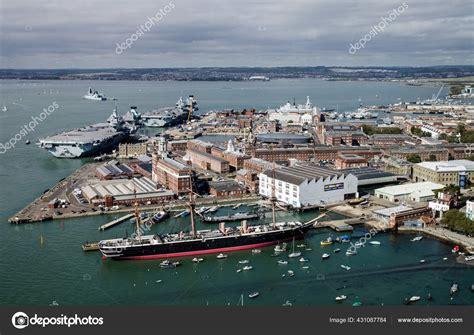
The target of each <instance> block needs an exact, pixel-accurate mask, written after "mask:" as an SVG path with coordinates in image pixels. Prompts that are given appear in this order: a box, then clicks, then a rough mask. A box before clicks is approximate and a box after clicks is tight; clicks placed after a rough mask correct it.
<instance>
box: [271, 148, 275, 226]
mask: <svg viewBox="0 0 474 335" xmlns="http://www.w3.org/2000/svg"><path fill="white" fill-rule="evenodd" d="M270 150H271V152H272V156H273V146H270ZM274 158H275V157H273V160H272V194H271V196H270V203H271V204H272V226H273V227H275V225H276V213H275V204H276V197H275V159H274Z"/></svg>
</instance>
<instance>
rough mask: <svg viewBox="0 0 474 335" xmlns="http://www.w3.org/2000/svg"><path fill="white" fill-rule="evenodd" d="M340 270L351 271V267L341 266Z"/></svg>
mask: <svg viewBox="0 0 474 335" xmlns="http://www.w3.org/2000/svg"><path fill="white" fill-rule="evenodd" d="M341 268H343V269H346V270H347V271H349V270H350V269H351V267H350V266H347V265H341Z"/></svg>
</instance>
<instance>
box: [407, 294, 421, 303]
mask: <svg viewBox="0 0 474 335" xmlns="http://www.w3.org/2000/svg"><path fill="white" fill-rule="evenodd" d="M420 299H421V297H420V296H418V295H414V296H413V297H411V298H410V299H408V303H409V304H410V303H413V302H417V301H418V300H420Z"/></svg>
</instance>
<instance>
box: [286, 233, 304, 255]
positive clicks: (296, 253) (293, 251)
mask: <svg viewBox="0 0 474 335" xmlns="http://www.w3.org/2000/svg"><path fill="white" fill-rule="evenodd" d="M300 256H301V252H299V251H295V239H294V238H293V248H292V249H291V253H290V254H289V255H288V258H296V257H300Z"/></svg>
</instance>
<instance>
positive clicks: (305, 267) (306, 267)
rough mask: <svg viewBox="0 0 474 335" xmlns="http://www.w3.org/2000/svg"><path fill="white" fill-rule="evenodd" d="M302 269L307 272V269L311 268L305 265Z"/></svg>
mask: <svg viewBox="0 0 474 335" xmlns="http://www.w3.org/2000/svg"><path fill="white" fill-rule="evenodd" d="M301 268H302V269H305V270H306V269H309V266H307V265H305V266H302V267H301Z"/></svg>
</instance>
